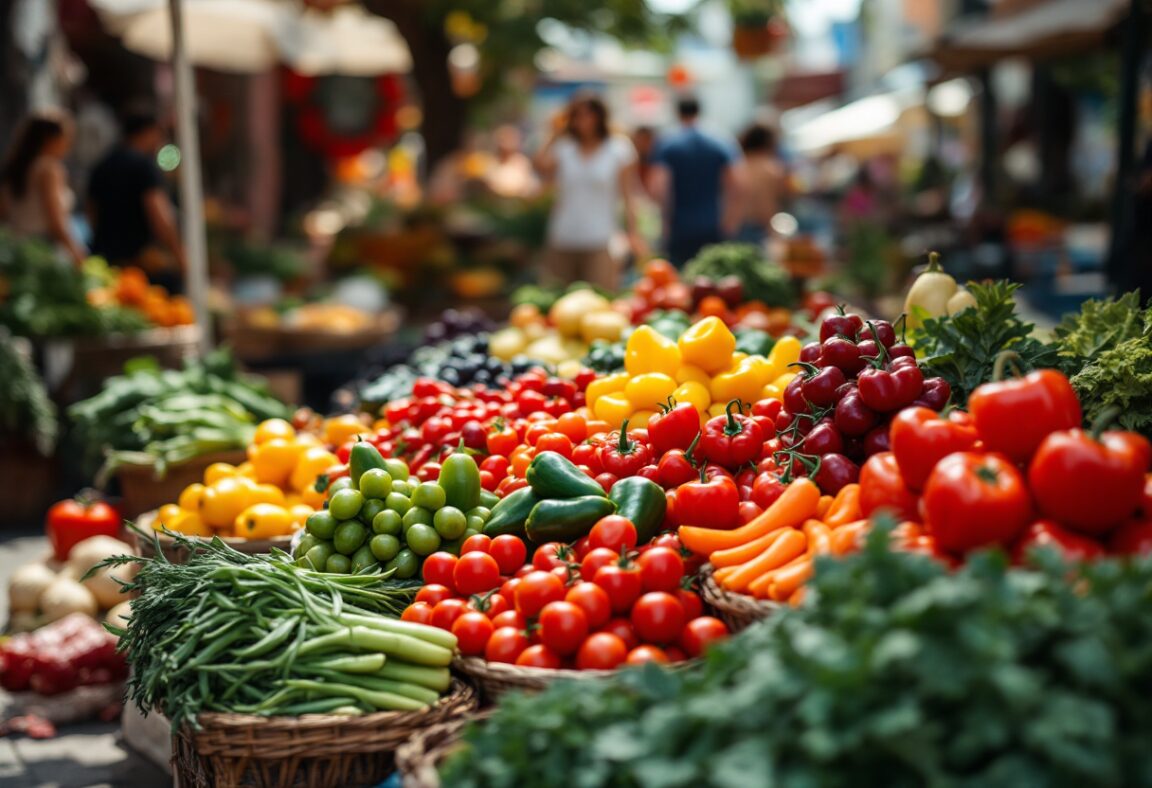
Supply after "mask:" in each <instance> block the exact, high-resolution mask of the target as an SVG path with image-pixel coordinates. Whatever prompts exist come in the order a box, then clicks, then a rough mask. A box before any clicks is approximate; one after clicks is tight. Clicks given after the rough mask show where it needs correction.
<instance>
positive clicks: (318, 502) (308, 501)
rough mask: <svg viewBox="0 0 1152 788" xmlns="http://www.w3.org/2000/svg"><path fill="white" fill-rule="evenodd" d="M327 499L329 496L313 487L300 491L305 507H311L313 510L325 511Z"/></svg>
mask: <svg viewBox="0 0 1152 788" xmlns="http://www.w3.org/2000/svg"><path fill="white" fill-rule="evenodd" d="M326 499H327V495H326V494H325V493H324V492H323V491H321V490H317V489H315V488H313V487H305V488H304V489H303V490H301V491H300V500H301V501H302V502H303V503H304V505H305V506H311V507H312V508H313V509H323V508H324V501H325V500H326Z"/></svg>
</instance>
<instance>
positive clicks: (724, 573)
mask: <svg viewBox="0 0 1152 788" xmlns="http://www.w3.org/2000/svg"><path fill="white" fill-rule="evenodd" d="M735 571H736V567H734V566H725V567H722V568H720V569H717V570H716V571H715V572H713V573H712V577H713V579H715V580H716V582H717V583H719V584H720V585H724V581H725V580H727V579H728V578H729V577H731V576H732V573H733V572H735Z"/></svg>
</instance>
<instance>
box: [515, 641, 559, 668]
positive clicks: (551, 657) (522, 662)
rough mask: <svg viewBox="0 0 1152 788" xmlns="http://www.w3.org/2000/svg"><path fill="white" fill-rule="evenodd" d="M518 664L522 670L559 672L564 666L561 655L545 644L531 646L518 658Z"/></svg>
mask: <svg viewBox="0 0 1152 788" xmlns="http://www.w3.org/2000/svg"><path fill="white" fill-rule="evenodd" d="M516 664H517V665H519V666H520V667H522V668H548V669H549V670H558V669H559V668H560V667H561V666H562V665H563V664H564V662H563V660H561V659H560V655H559V654H557V653H556V652H555V651H553V650H552V649H550V648H548V647H547V646H545V645H544V644H543V643H537V644H536V645H535V646H529V647H528V648H526V649H524V650H523V651H522V652H520V656H518V657H516Z"/></svg>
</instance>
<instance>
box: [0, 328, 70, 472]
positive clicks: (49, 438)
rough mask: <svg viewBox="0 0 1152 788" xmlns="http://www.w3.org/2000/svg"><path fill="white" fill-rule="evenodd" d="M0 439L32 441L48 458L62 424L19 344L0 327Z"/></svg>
mask: <svg viewBox="0 0 1152 788" xmlns="http://www.w3.org/2000/svg"><path fill="white" fill-rule="evenodd" d="M0 380H2V381H4V385H3V386H0V436H12V435H18V436H23V437H26V438H28V439H30V440H31V441H32V442H33V443H34V444H35V446H36V449H37V451H39V452H40V453H41V454H42V455H44V456H45V457H47V456H48V455H49V454H51V453H52V449H53V448H55V446H56V437H57V435H58V434H59V431H60V425H59V423H58V421H57V419H56V406H55V405H53V404H52V400H50V399H49V398H48V392H47V390H45V388H44V381H43V380H41V379H40V376H39V375H38V374H36V369H35V367H33V366H32V362H31V361H29V360H28V358H27V357H26V356H24V355H23V354H22V353H20V352H19V350H18V349H17V346H16V342H14V341H13V339H12V337H10V336H8V333H7V332H6V331H5V330H4V329H2V328H0Z"/></svg>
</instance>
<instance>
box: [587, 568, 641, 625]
mask: <svg viewBox="0 0 1152 788" xmlns="http://www.w3.org/2000/svg"><path fill="white" fill-rule="evenodd" d="M592 582H593V583H595V584H596V585H598V586H600V587H601V588H603V589H604V590H605V591H607V592H608V599H609V600H610V601H611V603H612V612H613V613H617V614H625V613H627V612H628V611H629V610H631V609H632V605H633V603H635V602H636V600H637V599H639V598H640V593H641V591H643V584H642V583H641V580H640V570H639V569H635V568H631V567H623V566H617V565H615V564H612V565H609V566H602V567H600V569H598V570H597V571H596V575H595V577H593V578H592Z"/></svg>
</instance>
